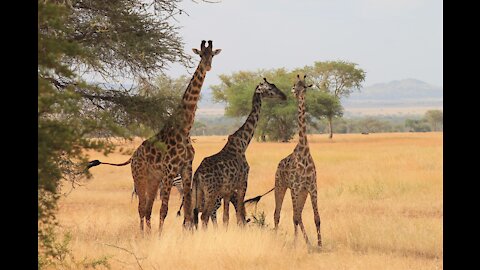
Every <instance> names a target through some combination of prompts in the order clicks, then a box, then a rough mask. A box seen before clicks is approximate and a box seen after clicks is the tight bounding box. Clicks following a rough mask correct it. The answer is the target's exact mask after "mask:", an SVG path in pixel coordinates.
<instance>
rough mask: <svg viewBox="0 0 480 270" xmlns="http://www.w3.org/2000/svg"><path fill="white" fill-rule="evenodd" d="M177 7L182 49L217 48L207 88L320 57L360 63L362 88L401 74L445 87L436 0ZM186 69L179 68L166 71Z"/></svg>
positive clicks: (268, 0) (274, 0)
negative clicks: (245, 73)
mask: <svg viewBox="0 0 480 270" xmlns="http://www.w3.org/2000/svg"><path fill="white" fill-rule="evenodd" d="M180 6H181V7H182V8H183V9H184V10H185V11H186V12H187V13H188V14H189V15H190V16H185V15H183V16H178V17H177V19H178V21H179V22H178V23H177V24H178V25H179V26H181V27H182V28H181V29H180V34H181V36H182V37H183V39H184V42H185V49H186V50H187V52H189V53H191V54H192V55H193V53H192V52H191V48H199V47H200V41H201V40H202V39H205V40H209V39H211V40H213V47H214V48H221V49H222V52H221V53H220V54H219V55H218V56H215V57H214V59H213V64H212V70H211V71H210V72H208V74H207V76H206V77H207V78H206V80H205V84H204V85H205V86H208V85H211V84H217V83H219V79H218V75H220V74H230V73H231V72H234V71H239V70H256V69H259V68H266V69H270V68H280V67H286V68H288V69H292V68H296V67H303V66H305V65H312V64H313V63H314V62H315V61H325V60H346V61H351V62H354V63H357V64H358V65H359V66H360V67H361V68H363V69H364V70H365V71H366V72H367V75H366V80H365V83H364V86H368V85H371V84H374V83H381V82H389V81H392V80H399V79H405V78H415V79H419V80H422V81H425V82H427V83H430V84H434V85H437V86H443V82H442V81H443V67H442V66H443V1H441V0H297V1H295V0H222V1H221V2H220V3H218V4H208V3H200V4H196V3H194V2H192V1H190V0H184V1H183V2H182V3H181V5H180ZM193 59H194V63H195V65H196V64H198V60H199V58H198V56H196V55H195V56H194V58H193ZM193 71H194V68H192V69H190V70H188V72H193ZM186 73H187V70H186V69H185V68H182V67H180V66H178V65H173V66H172V67H171V69H170V70H169V71H168V72H167V74H169V75H172V76H179V75H181V74H186Z"/></svg>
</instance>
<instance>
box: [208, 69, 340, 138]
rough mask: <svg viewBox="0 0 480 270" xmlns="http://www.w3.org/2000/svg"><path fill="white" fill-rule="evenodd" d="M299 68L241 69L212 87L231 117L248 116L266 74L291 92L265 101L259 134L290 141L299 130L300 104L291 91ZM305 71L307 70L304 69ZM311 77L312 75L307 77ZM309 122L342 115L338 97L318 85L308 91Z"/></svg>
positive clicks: (260, 136)
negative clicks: (285, 96) (284, 97)
mask: <svg viewBox="0 0 480 270" xmlns="http://www.w3.org/2000/svg"><path fill="white" fill-rule="evenodd" d="M298 72H300V71H298V70H295V71H290V72H289V71H287V70H286V69H283V68H280V69H272V70H258V71H255V72H253V71H239V72H234V73H232V74H231V75H225V74H223V75H220V80H221V83H220V84H219V85H214V86H211V88H212V90H213V97H214V101H217V102H226V103H227V105H226V109H225V114H226V115H227V116H231V117H241V116H246V115H248V114H249V113H250V110H251V106H252V104H251V97H252V95H253V92H254V90H255V87H256V85H257V84H258V83H260V82H261V81H262V78H263V77H265V78H267V80H268V81H269V82H271V83H275V85H276V86H277V87H278V88H279V89H280V90H282V91H283V92H284V93H285V94H286V95H287V101H285V102H278V101H268V100H265V101H264V102H263V103H262V109H261V116H260V120H259V123H258V125H257V130H256V133H255V137H256V138H257V139H260V140H271V141H283V142H286V141H289V140H291V139H292V138H293V136H294V135H295V133H296V130H297V127H298V123H297V112H298V105H297V101H296V99H295V98H294V97H293V95H292V93H291V89H292V85H293V82H294V81H295V77H296V75H297V73H298ZM302 73H303V72H302ZM307 80H308V77H307ZM306 95H307V97H306V100H307V115H306V121H307V123H308V124H309V125H310V126H315V121H314V118H317V119H321V118H323V117H327V116H331V117H336V116H341V115H342V110H343V108H342V107H341V104H340V102H339V101H338V99H336V98H335V97H333V96H332V95H331V94H329V93H328V92H326V91H321V90H319V89H316V88H312V89H309V90H307V94H306Z"/></svg>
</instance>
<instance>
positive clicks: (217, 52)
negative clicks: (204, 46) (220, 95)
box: [212, 49, 222, 55]
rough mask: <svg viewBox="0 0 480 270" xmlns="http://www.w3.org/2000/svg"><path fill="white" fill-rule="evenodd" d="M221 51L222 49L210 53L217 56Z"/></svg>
mask: <svg viewBox="0 0 480 270" xmlns="http://www.w3.org/2000/svg"><path fill="white" fill-rule="evenodd" d="M221 51H222V49H216V50H214V51H213V52H212V54H213V55H217V54H219V53H220V52H221Z"/></svg>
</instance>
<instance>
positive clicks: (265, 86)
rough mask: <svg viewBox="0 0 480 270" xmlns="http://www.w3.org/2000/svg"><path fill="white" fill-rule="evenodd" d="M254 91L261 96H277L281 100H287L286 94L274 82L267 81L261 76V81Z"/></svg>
mask: <svg viewBox="0 0 480 270" xmlns="http://www.w3.org/2000/svg"><path fill="white" fill-rule="evenodd" d="M255 93H259V94H260V96H261V97H262V98H278V99H281V100H287V96H286V95H285V94H284V93H283V92H282V91H280V89H278V88H277V87H276V86H275V84H273V83H269V82H268V81H267V79H266V78H263V82H261V83H260V84H258V85H257V88H255Z"/></svg>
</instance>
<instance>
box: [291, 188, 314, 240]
mask: <svg viewBox="0 0 480 270" xmlns="http://www.w3.org/2000/svg"><path fill="white" fill-rule="evenodd" d="M307 195H308V193H307V190H300V191H292V202H293V226H294V227H295V238H296V237H297V226H298V227H300V230H302V234H303V238H305V241H306V242H307V244H310V241H308V236H307V233H306V231H305V227H304V226H303V221H302V212H303V207H304V206H305V201H306V199H307Z"/></svg>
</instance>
